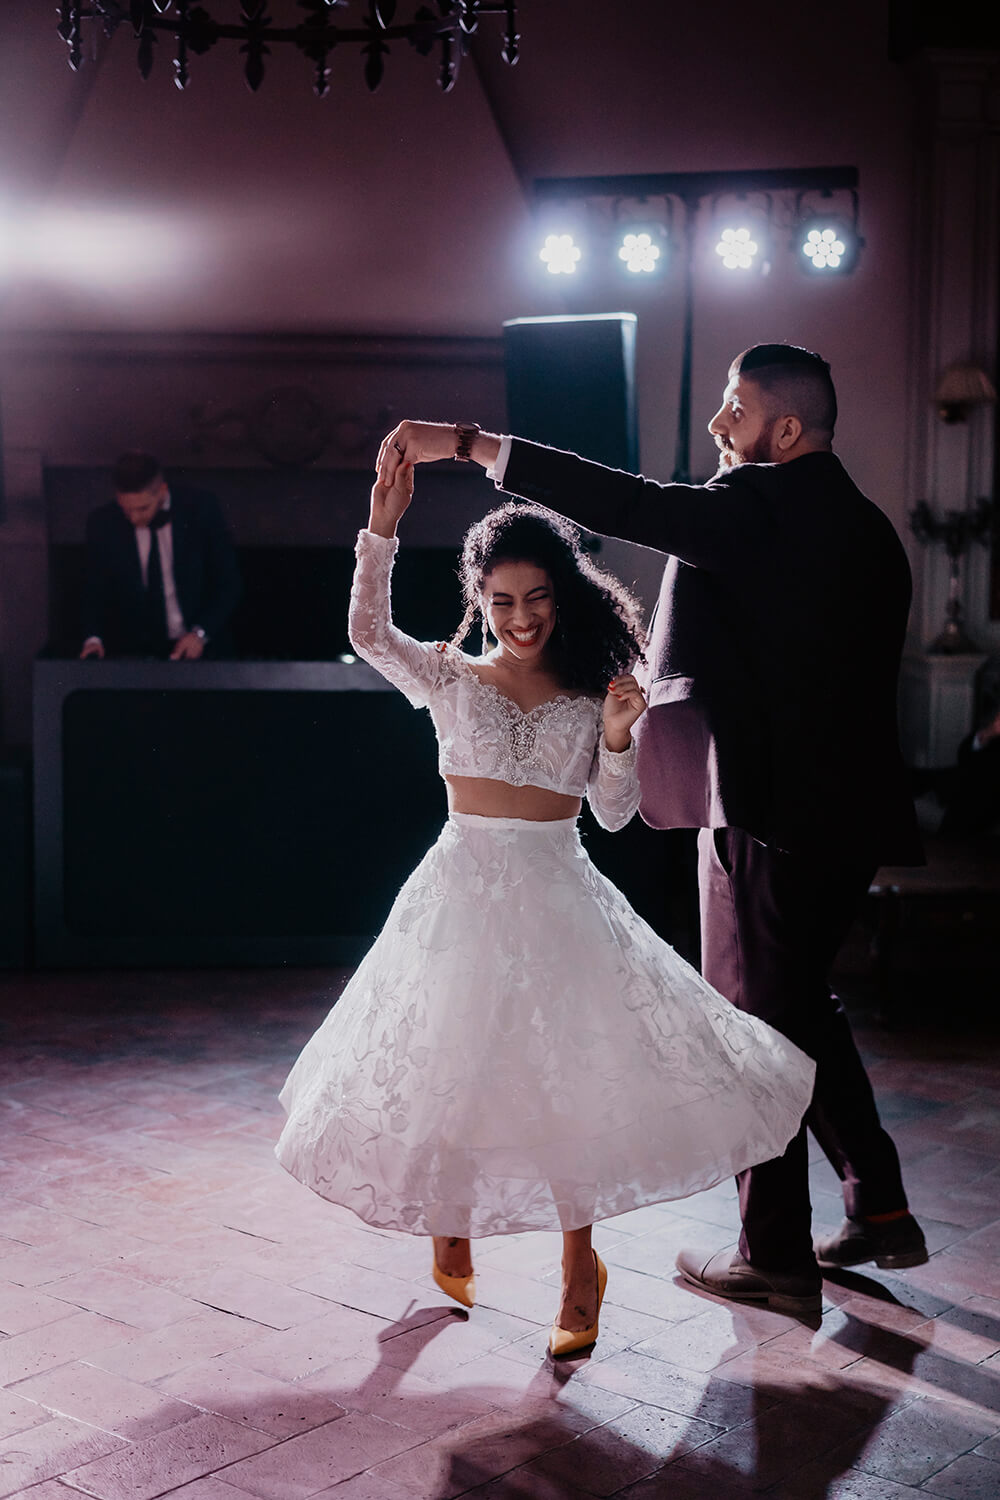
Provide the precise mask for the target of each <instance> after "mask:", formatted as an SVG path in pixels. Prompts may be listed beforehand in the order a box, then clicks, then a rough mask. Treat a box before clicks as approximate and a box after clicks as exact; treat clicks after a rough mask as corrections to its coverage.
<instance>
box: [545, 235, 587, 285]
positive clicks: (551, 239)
mask: <svg viewBox="0 0 1000 1500" xmlns="http://www.w3.org/2000/svg"><path fill="white" fill-rule="evenodd" d="M582 257H583V251H582V250H581V249H580V247H579V245H577V244H576V242H575V241H574V239H573V236H572V235H571V234H547V235H546V236H545V244H544V245H543V246H542V248H541V250H539V252H538V258H539V260H541V261H544V263H545V267H546V269H547V270H548V272H549V275H550V276H572V275H574V273H575V272H576V268H577V266H578V265H579V263H580V260H581V259H582Z"/></svg>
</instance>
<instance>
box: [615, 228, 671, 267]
mask: <svg viewBox="0 0 1000 1500" xmlns="http://www.w3.org/2000/svg"><path fill="white" fill-rule="evenodd" d="M661 239H662V236H661V235H658V234H654V233H652V232H651V231H650V230H648V229H636V230H629V231H628V233H627V234H624V235H623V236H622V241H621V245H620V246H619V248H618V259H619V260H620V261H621V262H622V264H623V265H624V267H625V269H626V271H631V272H632V273H633V274H634V275H637V276H641V275H643V274H650V273H652V272H653V271H657V270H659V269H660V262H661V261H662V259H663V251H664V246H663V244H662V243H661Z"/></svg>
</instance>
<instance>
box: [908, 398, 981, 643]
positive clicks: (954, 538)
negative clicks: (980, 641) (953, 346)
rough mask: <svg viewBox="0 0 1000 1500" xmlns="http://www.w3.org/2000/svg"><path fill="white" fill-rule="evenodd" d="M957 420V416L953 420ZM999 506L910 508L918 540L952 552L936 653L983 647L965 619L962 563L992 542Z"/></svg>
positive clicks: (949, 557) (936, 639) (926, 505)
mask: <svg viewBox="0 0 1000 1500" xmlns="http://www.w3.org/2000/svg"><path fill="white" fill-rule="evenodd" d="M953 420H954V419H953ZM994 514H995V506H994V503H993V501H992V500H977V501H976V504H975V507H974V509H972V510H949V511H946V512H945V514H944V515H943V516H940V517H939V516H936V515H935V514H934V512H933V510H932V509H931V507H930V506H929V505H928V503H927V501H926V500H921V501H920V502H919V503H918V504H917V505H916V506H915V507H914V509H913V510H911V511H910V529H911V530H912V532H913V535H914V536H915V537H916V539H917V541H918V542H921V543H923V545H924V546H930V545H931V544H932V543H934V542H943V543H944V550H945V552H946V553H947V554H948V603H947V605H946V607H945V623H944V627H943V629H942V630H941V632H940V634H939V635H938V636H936V637H935V639H934V640H933V641H932V642H931V644H930V646H928V648H927V649H928V651H929V653H930V654H931V655H932V656H960V655H964V654H966V653H971V652H975V651H978V650H979V647H978V646H977V645H976V643H975V641H973V640H972V639H971V638H970V637H969V636H968V635H967V634H966V630H965V626H964V624H963V622H962V583H961V563H962V557H963V555H964V554H965V553H966V552H967V551H968V550H969V548H970V547H971V545H972V543H973V542H979V543H980V545H981V546H983V547H988V546H989V544H990V531H991V529H992V526H993V516H994Z"/></svg>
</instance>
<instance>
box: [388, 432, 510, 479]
mask: <svg viewBox="0 0 1000 1500" xmlns="http://www.w3.org/2000/svg"><path fill="white" fill-rule="evenodd" d="M457 449H458V433H457V432H456V431H455V428H454V425H453V424H452V423H451V422H400V424H399V426H398V427H394V428H393V430H392V432H390V433H389V435H388V436H387V437H384V438H383V439H382V446H381V448H379V450H378V463H377V464H376V468H377V469H378V477H379V482H380V483H381V484H385V485H389V486H390V487H391V486H392V483H393V481H394V479H395V475H396V470H397V468H398V467H399V465H400V464H401V463H403V462H404V461H405V462H406V463H409V464H427V463H433V462H434V461H435V459H439V458H454V457H455V453H456V451H457ZM499 452H500V439H499V438H498V437H496V436H495V434H493V433H491V432H480V433H477V435H476V437H475V438H474V439H473V441H472V444H471V447H470V450H469V457H470V458H471V459H472V461H473V462H474V463H477V464H480V465H481V466H482V467H483V468H484V469H488V468H490V467H491V465H492V464H494V463H495V462H496V459H497V455H498V454H499Z"/></svg>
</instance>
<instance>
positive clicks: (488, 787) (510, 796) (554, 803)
mask: <svg viewBox="0 0 1000 1500" xmlns="http://www.w3.org/2000/svg"><path fill="white" fill-rule="evenodd" d="M444 779H445V782H446V784H447V787H448V811H449V812H453V813H472V814H474V815H475V816H476V817H479V818H523V819H524V820H525V822H527V823H557V822H559V821H560V820H561V819H562V818H575V817H577V816H578V815H579V812H580V798H579V797H568V796H567V795H566V793H565V792H550V791H549V790H548V789H547V788H546V787H543V786H510V784H509V783H508V782H506V781H489V780H487V779H486V778H484V777H479V776H446V777H445V778H444Z"/></svg>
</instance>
